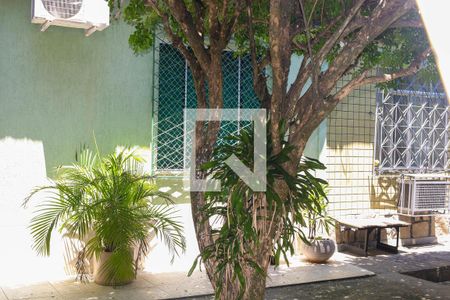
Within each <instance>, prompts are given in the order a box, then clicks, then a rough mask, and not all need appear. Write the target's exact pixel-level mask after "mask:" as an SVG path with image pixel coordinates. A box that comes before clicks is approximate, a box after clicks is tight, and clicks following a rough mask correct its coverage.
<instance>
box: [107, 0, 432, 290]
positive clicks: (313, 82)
mask: <svg viewBox="0 0 450 300" xmlns="http://www.w3.org/2000/svg"><path fill="white" fill-rule="evenodd" d="M121 3H122V1H121V0H110V4H111V6H112V8H113V13H114V14H115V15H120V14H121V13H123V17H124V19H125V20H126V21H127V22H128V23H130V24H132V25H133V26H134V27H135V32H134V33H133V34H132V35H131V36H130V40H129V41H130V45H131V47H132V48H133V49H134V50H135V51H136V52H142V51H146V50H148V49H149V48H150V47H151V45H152V43H153V32H154V30H155V29H156V28H158V26H162V29H163V31H164V32H165V34H166V35H167V37H168V38H169V39H170V41H171V42H172V44H173V46H174V47H176V48H177V49H178V50H179V52H180V53H181V54H182V55H183V56H184V58H185V59H186V60H187V62H188V64H189V68H190V70H191V72H192V76H193V79H194V86H195V91H196V95H197V107H198V108H208V107H209V108H221V107H222V106H223V74H222V64H221V63H222V52H223V51H224V49H225V48H226V47H227V46H228V45H230V43H231V41H233V44H235V45H236V50H237V51H238V52H240V53H246V54H249V55H250V56H251V60H252V66H253V85H254V90H255V93H256V95H257V96H258V98H259V100H260V102H261V107H263V108H266V109H267V111H268V115H269V118H270V120H271V121H270V122H271V126H270V129H269V131H270V132H269V140H270V143H271V147H272V151H273V153H272V154H273V155H277V154H280V153H281V152H282V151H283V147H285V146H283V145H284V140H283V139H284V138H285V137H286V136H287V144H288V145H289V146H290V147H291V151H290V152H289V153H288V157H289V159H288V160H287V161H285V162H284V163H283V164H282V166H283V168H284V171H285V172H286V173H287V174H289V175H290V176H295V175H296V173H297V172H298V168H299V166H300V164H301V163H300V161H301V157H302V154H303V150H304V148H305V145H306V143H307V141H308V138H309V137H310V135H311V134H312V132H313V130H314V129H315V128H316V127H317V126H318V125H319V124H320V123H321V122H322V121H323V120H324V119H325V118H326V117H327V115H328V114H329V113H330V112H331V111H332V110H333V109H334V108H335V107H336V105H337V104H338V103H339V102H340V101H342V99H344V98H345V97H346V96H347V95H348V94H349V93H350V92H351V91H352V90H353V89H355V88H357V87H360V86H362V85H365V84H385V83H386V82H390V81H393V80H394V79H397V78H400V77H404V76H408V75H412V74H414V73H416V72H418V71H419V70H423V71H424V74H425V73H426V74H428V75H432V74H436V73H435V71H434V68H433V66H434V64H433V58H432V55H431V49H430V46H429V44H428V42H427V38H426V34H425V32H424V29H423V26H422V22H421V19H420V15H419V13H418V11H417V8H416V6H415V1H414V0H271V1H268V0H256V1H251V0H223V1H213V0H130V1H129V2H128V4H126V5H125V6H123V4H121ZM292 55H299V56H302V57H303V60H302V63H301V66H300V68H299V70H297V74H296V77H295V80H294V82H293V83H292V84H291V85H289V86H288V74H289V70H290V68H291V57H292ZM264 70H270V73H271V79H270V80H269V79H268V77H267V76H266V74H267V72H264ZM343 76H348V78H349V80H348V82H347V83H346V84H345V85H344V86H343V87H341V88H337V82H338V81H339V80H340V79H341V78H342V77H343ZM283 124H285V125H283ZM219 128H220V124H219V123H218V122H209V123H199V124H198V125H197V127H196V137H197V138H196V144H195V145H194V147H196V153H197V157H196V165H197V166H201V165H204V164H205V163H206V162H208V161H210V160H211V158H212V156H213V150H214V145H215V143H216V140H217V135H218V131H219ZM280 133H281V134H280ZM206 175H207V170H205V169H199V170H197V176H198V177H199V178H205V176H206ZM274 191H275V193H276V194H277V197H279V198H282V199H283V198H286V197H289V193H290V189H289V188H288V183H287V182H286V181H285V180H284V179H283V178H277V179H276V180H275V182H274ZM253 196H254V195H253ZM242 197H244V198H245V197H246V196H245V195H243V196H242ZM250 197H252V196H250ZM257 199H258V201H259V202H260V203H259V204H260V208H261V209H259V210H255V211H253V213H255V214H257V215H258V217H261V220H262V221H259V223H258V224H259V225H258V224H256V225H255V224H253V226H256V229H255V230H256V232H257V236H256V239H257V240H258V243H255V246H254V247H253V248H252V249H250V250H251V251H250V250H249V249H247V250H243V251H247V255H248V256H250V257H252V261H254V262H256V266H255V265H254V264H250V263H249V264H248V265H245V264H244V265H243V266H240V267H242V274H244V281H245V283H246V284H245V285H242V284H239V274H237V270H236V269H233V268H230V272H231V273H232V274H233V276H227V277H226V278H222V277H220V276H219V275H217V273H216V272H215V270H216V269H217V267H218V265H220V263H223V262H220V261H218V260H217V259H215V258H214V257H209V258H208V257H206V256H204V257H203V258H204V261H203V262H204V265H205V269H206V272H207V273H208V276H209V278H210V280H211V283H212V285H213V286H214V287H217V283H218V282H222V283H223V285H222V286H223V287H224V288H223V289H222V290H221V291H220V293H219V294H218V297H220V298H223V299H231V298H235V297H238V296H243V297H244V298H246V299H262V298H263V296H264V287H265V276H264V272H265V271H266V270H267V268H268V265H269V260H270V255H271V254H272V253H273V251H274V246H275V245H276V244H279V239H280V236H279V231H280V228H281V226H282V222H283V220H285V219H286V218H285V217H286V215H287V214H288V212H289V209H285V208H283V209H281V208H277V209H275V208H273V206H270V205H267V204H268V203H267V197H266V195H259V196H258V197H257ZM244 200H245V199H244ZM244 200H242V201H244ZM247 200H248V199H247ZM207 204H208V199H207V195H206V194H205V193H201V192H192V193H191V206H192V217H193V219H194V224H195V231H196V235H197V240H198V245H199V248H200V251H201V252H202V253H203V252H204V251H205V249H208V247H210V246H211V245H214V243H215V242H217V241H215V240H214V238H213V236H214V235H213V233H214V232H213V230H212V228H211V226H210V223H209V221H208V215H207V214H206V212H205V207H206V206H207ZM267 216H271V217H273V220H274V221H273V222H275V224H278V225H279V226H273V227H271V230H270V231H269V232H265V231H264V233H263V232H262V231H261V230H259V227H258V226H260V225H261V222H262V223H264V222H267ZM258 220H259V219H258ZM277 239H278V240H277ZM288 244H289V243H288ZM283 250H286V249H283ZM205 258H206V259H205ZM225 263H226V262H225ZM257 269H261V270H262V271H263V275H261V274H260V272H256V271H255V270H257ZM240 292H243V293H240Z"/></svg>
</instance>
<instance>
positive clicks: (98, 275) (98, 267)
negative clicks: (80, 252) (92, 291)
mask: <svg viewBox="0 0 450 300" xmlns="http://www.w3.org/2000/svg"><path fill="white" fill-rule="evenodd" d="M111 254H112V252H102V253H101V254H100V257H99V258H98V259H96V260H95V262H94V282H95V283H97V284H99V285H106V286H118V285H125V284H128V283H130V282H132V281H133V280H134V276H132V277H130V278H126V279H122V280H118V279H113V280H108V278H107V276H106V274H105V272H102V270H103V266H104V264H105V262H106V261H108V259H109V257H110V256H111Z"/></svg>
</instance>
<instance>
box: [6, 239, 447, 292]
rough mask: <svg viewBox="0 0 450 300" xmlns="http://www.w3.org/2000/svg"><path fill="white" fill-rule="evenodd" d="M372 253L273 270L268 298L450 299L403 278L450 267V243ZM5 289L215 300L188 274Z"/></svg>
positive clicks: (198, 276)
mask: <svg viewBox="0 0 450 300" xmlns="http://www.w3.org/2000/svg"><path fill="white" fill-rule="evenodd" d="M371 254H372V256H369V257H357V256H354V255H351V254H347V253H337V254H336V255H335V256H334V258H333V262H331V263H329V264H322V265H311V264H308V263H305V262H303V261H301V259H300V258H298V259H297V260H294V261H293V262H294V265H293V266H291V268H290V269H288V268H287V267H286V266H281V267H280V268H278V269H277V270H276V271H274V270H272V271H271V279H269V280H268V287H270V288H269V289H268V290H267V299H383V300H385V299H450V283H448V282H444V283H434V282H430V281H426V280H421V279H417V278H414V277H410V276H407V275H403V274H401V273H402V272H407V271H414V270H421V269H428V268H432V267H439V266H448V265H450V240H446V241H442V242H441V243H440V244H436V245H428V246H415V247H409V248H402V249H401V252H400V253H399V254H398V255H393V254H385V253H381V252H377V253H375V252H372V253H371ZM374 254H376V256H373V255H374ZM375 274H376V276H372V275H375ZM280 286H282V287H280ZM1 289H2V290H1V291H0V300H12V299H35V300H37V299H68V300H71V299H93V300H97V299H98V300H100V299H127V300H135V299H136V300H138V299H168V298H186V297H193V299H211V296H205V295H206V294H209V293H212V289H211V287H210V285H209V282H208V280H207V278H206V276H205V274H204V273H200V272H195V273H194V274H193V276H192V277H190V278H188V277H186V275H185V274H184V273H159V274H152V273H141V274H140V275H139V277H138V279H137V280H136V281H135V282H133V283H132V284H130V285H127V286H124V287H118V288H111V287H102V286H98V285H95V284H80V283H75V282H74V281H73V280H65V281H51V282H44V283H39V284H33V285H26V286H24V285H22V286H17V285H16V286H13V285H9V286H2V287H1ZM201 295H203V296H201Z"/></svg>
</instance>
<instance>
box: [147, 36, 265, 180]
mask: <svg viewBox="0 0 450 300" xmlns="http://www.w3.org/2000/svg"><path fill="white" fill-rule="evenodd" d="M154 59H155V68H154V72H153V74H154V76H153V78H154V80H153V82H154V97H153V99H154V102H153V120H154V123H153V147H152V150H153V154H152V157H153V158H152V160H153V162H152V166H153V171H154V172H158V173H166V174H167V173H169V174H177V173H180V172H181V171H182V170H183V168H184V167H185V165H186V161H185V158H186V157H190V154H189V153H184V151H185V147H184V145H185V143H190V142H191V141H189V140H185V139H186V136H189V135H186V136H185V134H184V119H185V117H184V113H183V109H184V108H196V103H197V101H196V94H195V88H194V83H193V79H192V75H191V72H190V70H189V67H188V64H187V62H186V61H185V60H184V58H183V57H182V55H181V54H180V53H179V52H178V50H176V49H175V48H174V47H173V46H172V45H170V44H169V43H167V42H166V41H165V40H164V39H162V38H158V37H157V42H156V43H155V48H154ZM222 61H223V65H222V68H223V75H224V89H223V94H224V108H236V109H238V114H239V109H241V108H258V107H259V100H258V98H257V96H256V95H255V93H254V91H253V80H252V66H251V61H250V58H249V57H248V56H236V55H235V54H234V53H233V51H225V52H224V53H223V59H222ZM248 125H250V124H249V122H243V121H241V122H222V125H221V130H220V132H219V143H221V142H223V138H224V137H225V136H227V135H229V134H230V133H233V132H236V131H237V130H239V129H240V128H242V127H243V126H248Z"/></svg>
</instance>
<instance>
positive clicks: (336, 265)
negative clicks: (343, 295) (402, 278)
mask: <svg viewBox="0 0 450 300" xmlns="http://www.w3.org/2000/svg"><path fill="white" fill-rule="evenodd" d="M186 273H187V272H175V273H174V272H172V273H148V272H141V273H140V274H139V276H138V278H137V280H135V281H134V282H133V283H132V284H130V285H126V286H122V287H116V288H113V287H103V286H98V285H96V284H95V283H87V284H86V283H77V282H75V281H74V280H73V279H71V280H70V279H69V280H61V281H48V282H41V283H37V284H25V285H24V284H21V285H17V284H9V285H2V286H1V289H0V293H1V294H0V300H6V299H8V300H16V299H30V300H31V299H127V300H140V299H173V298H185V297H189V296H196V295H208V294H212V293H213V292H214V291H213V289H212V287H211V285H210V283H209V280H208V278H207V276H206V273H204V272H198V271H196V272H194V274H193V275H192V276H191V277H187V276H186ZM269 274H270V275H269V279H268V281H267V286H268V287H274V286H285V285H294V284H302V283H311V282H319V281H323V280H342V279H345V278H361V277H367V276H373V275H374V273H373V272H370V271H367V270H365V269H363V268H360V267H357V266H353V265H351V264H349V263H344V262H341V261H336V260H333V261H330V262H329V263H327V264H311V263H308V262H305V261H304V260H302V259H301V258H300V257H293V258H292V260H291V266H290V267H287V266H285V265H284V266H280V267H279V268H277V269H271V270H270V272H269Z"/></svg>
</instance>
